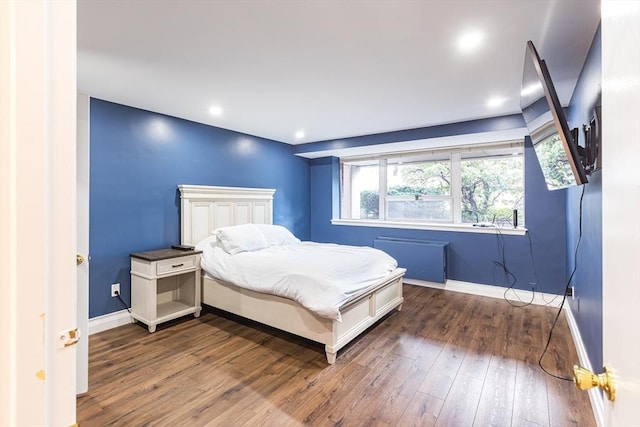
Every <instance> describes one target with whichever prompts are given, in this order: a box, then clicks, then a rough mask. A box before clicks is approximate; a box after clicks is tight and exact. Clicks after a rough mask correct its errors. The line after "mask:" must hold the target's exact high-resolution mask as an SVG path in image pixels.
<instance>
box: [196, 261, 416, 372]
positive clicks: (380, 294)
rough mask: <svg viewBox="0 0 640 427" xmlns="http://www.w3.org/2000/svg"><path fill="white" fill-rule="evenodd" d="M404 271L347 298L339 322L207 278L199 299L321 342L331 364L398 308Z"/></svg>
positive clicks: (290, 302)
mask: <svg viewBox="0 0 640 427" xmlns="http://www.w3.org/2000/svg"><path fill="white" fill-rule="evenodd" d="M404 273H405V270H404V269H402V268H398V269H396V270H395V271H394V272H393V273H392V274H390V275H389V276H387V277H386V278H385V280H384V281H382V282H380V283H379V284H378V285H376V286H374V287H372V288H369V289H367V290H366V292H363V293H362V294H359V295H356V296H355V297H354V298H353V299H352V300H350V301H348V302H347V303H346V304H345V305H344V306H342V307H341V308H340V313H341V315H342V321H341V322H338V321H335V320H329V319H324V318H322V317H319V316H317V315H316V314H314V313H312V312H310V311H309V310H307V309H305V308H304V307H302V306H301V305H300V304H298V303H296V302H295V301H292V300H289V299H286V298H282V297H278V296H274V295H268V294H263V293H259V292H254V291H251V290H247V289H242V288H239V287H237V286H234V285H232V284H229V283H225V282H222V281H218V280H214V279H211V278H204V279H203V281H202V302H203V303H204V304H207V305H210V306H212V307H216V308H219V309H221V310H224V311H228V312H230V313H233V314H236V315H239V316H242V317H245V318H247V319H251V320H255V321H257V322H260V323H263V324H265V325H269V326H272V327H274V328H278V329H281V330H283V331H286V332H289V333H292V334H294V335H298V336H301V337H304V338H308V339H310V340H312V341H316V342H319V343H322V344H324V345H325V352H326V354H327V362H329V363H330V364H333V363H335V361H336V353H337V352H338V350H340V349H341V348H342V347H344V346H345V345H347V344H348V343H349V342H350V341H351V340H352V339H354V338H355V337H357V336H358V335H359V334H361V333H362V332H363V331H365V330H366V329H367V328H368V327H369V326H371V325H373V324H374V323H375V322H377V321H378V320H380V319H381V318H382V317H383V316H384V315H385V314H387V313H389V312H390V311H391V310H393V309H395V308H396V307H398V310H400V307H401V305H402V302H403V300H404V299H403V297H402V277H403V276H404Z"/></svg>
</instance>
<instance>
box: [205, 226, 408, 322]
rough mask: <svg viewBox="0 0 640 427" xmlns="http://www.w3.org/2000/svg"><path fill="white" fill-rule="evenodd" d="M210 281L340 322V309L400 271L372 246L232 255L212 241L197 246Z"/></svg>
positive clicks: (296, 247) (297, 247) (307, 246)
mask: <svg viewBox="0 0 640 427" xmlns="http://www.w3.org/2000/svg"><path fill="white" fill-rule="evenodd" d="M197 249H198V250H202V251H203V254H202V268H203V269H204V270H205V271H206V272H207V273H208V274H209V275H211V276H212V277H214V278H217V279H221V280H224V281H226V282H230V283H233V284H234V285H236V286H240V287H243V288H247V289H251V290H254V291H257V292H263V293H269V294H273V295H278V296H281V297H285V298H289V299H292V300H295V301H297V302H298V303H300V304H301V305H302V306H304V307H305V308H307V309H308V310H310V311H312V312H314V313H316V314H317V315H319V316H322V317H326V318H329V319H334V320H341V318H340V311H339V308H340V306H341V305H342V304H343V303H344V302H345V301H346V300H348V299H349V298H350V297H351V296H352V295H354V294H356V293H357V292H358V291H360V290H362V289H364V288H367V287H368V286H370V285H372V284H374V283H375V282H377V281H379V280H380V279H382V278H383V277H385V276H386V275H387V274H389V272H391V271H393V270H394V269H395V268H396V267H397V262H396V260H395V259H393V258H392V257H390V256H389V255H387V254H386V253H384V252H382V251H380V250H378V249H374V248H370V247H356V246H346V245H336V244H329V243H314V242H302V243H297V244H290V245H282V246H271V247H268V248H265V249H261V250H257V251H252V252H241V253H237V254H235V255H229V254H228V253H227V252H225V251H224V250H223V249H222V248H220V247H218V246H217V245H216V243H215V240H214V239H212V238H209V239H205V240H204V241H202V242H200V243H199V244H198V245H197Z"/></svg>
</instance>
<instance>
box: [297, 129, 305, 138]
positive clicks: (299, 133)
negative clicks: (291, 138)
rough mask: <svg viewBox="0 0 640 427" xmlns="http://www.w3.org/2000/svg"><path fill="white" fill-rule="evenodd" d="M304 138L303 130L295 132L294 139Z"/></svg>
mask: <svg viewBox="0 0 640 427" xmlns="http://www.w3.org/2000/svg"><path fill="white" fill-rule="evenodd" d="M302 138H304V131H303V130H299V131H297V132H296V139H302Z"/></svg>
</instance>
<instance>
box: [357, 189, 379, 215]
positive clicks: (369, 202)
mask: <svg viewBox="0 0 640 427" xmlns="http://www.w3.org/2000/svg"><path fill="white" fill-rule="evenodd" d="M360 210H361V212H362V214H361V217H362V218H369V219H377V218H380V196H379V195H378V191H371V190H365V191H363V192H361V193H360Z"/></svg>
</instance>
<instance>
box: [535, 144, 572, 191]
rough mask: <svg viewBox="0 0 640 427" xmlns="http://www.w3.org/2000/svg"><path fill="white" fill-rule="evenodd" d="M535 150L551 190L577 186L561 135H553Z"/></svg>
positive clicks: (537, 145)
mask: <svg viewBox="0 0 640 427" xmlns="http://www.w3.org/2000/svg"><path fill="white" fill-rule="evenodd" d="M535 150H536V156H537V157H538V162H539V163H540V167H541V168H542V173H543V174H544V179H545V181H546V183H547V186H548V187H549V188H551V189H554V188H565V187H568V186H570V185H573V184H575V178H574V176H573V171H572V170H571V166H570V165H569V160H568V159H567V155H566V153H565V151H564V147H563V146H562V141H561V140H560V136H559V135H557V134H556V135H553V136H552V137H550V138H547V139H546V140H544V141H542V142H540V143H538V144H536V146H535Z"/></svg>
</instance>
